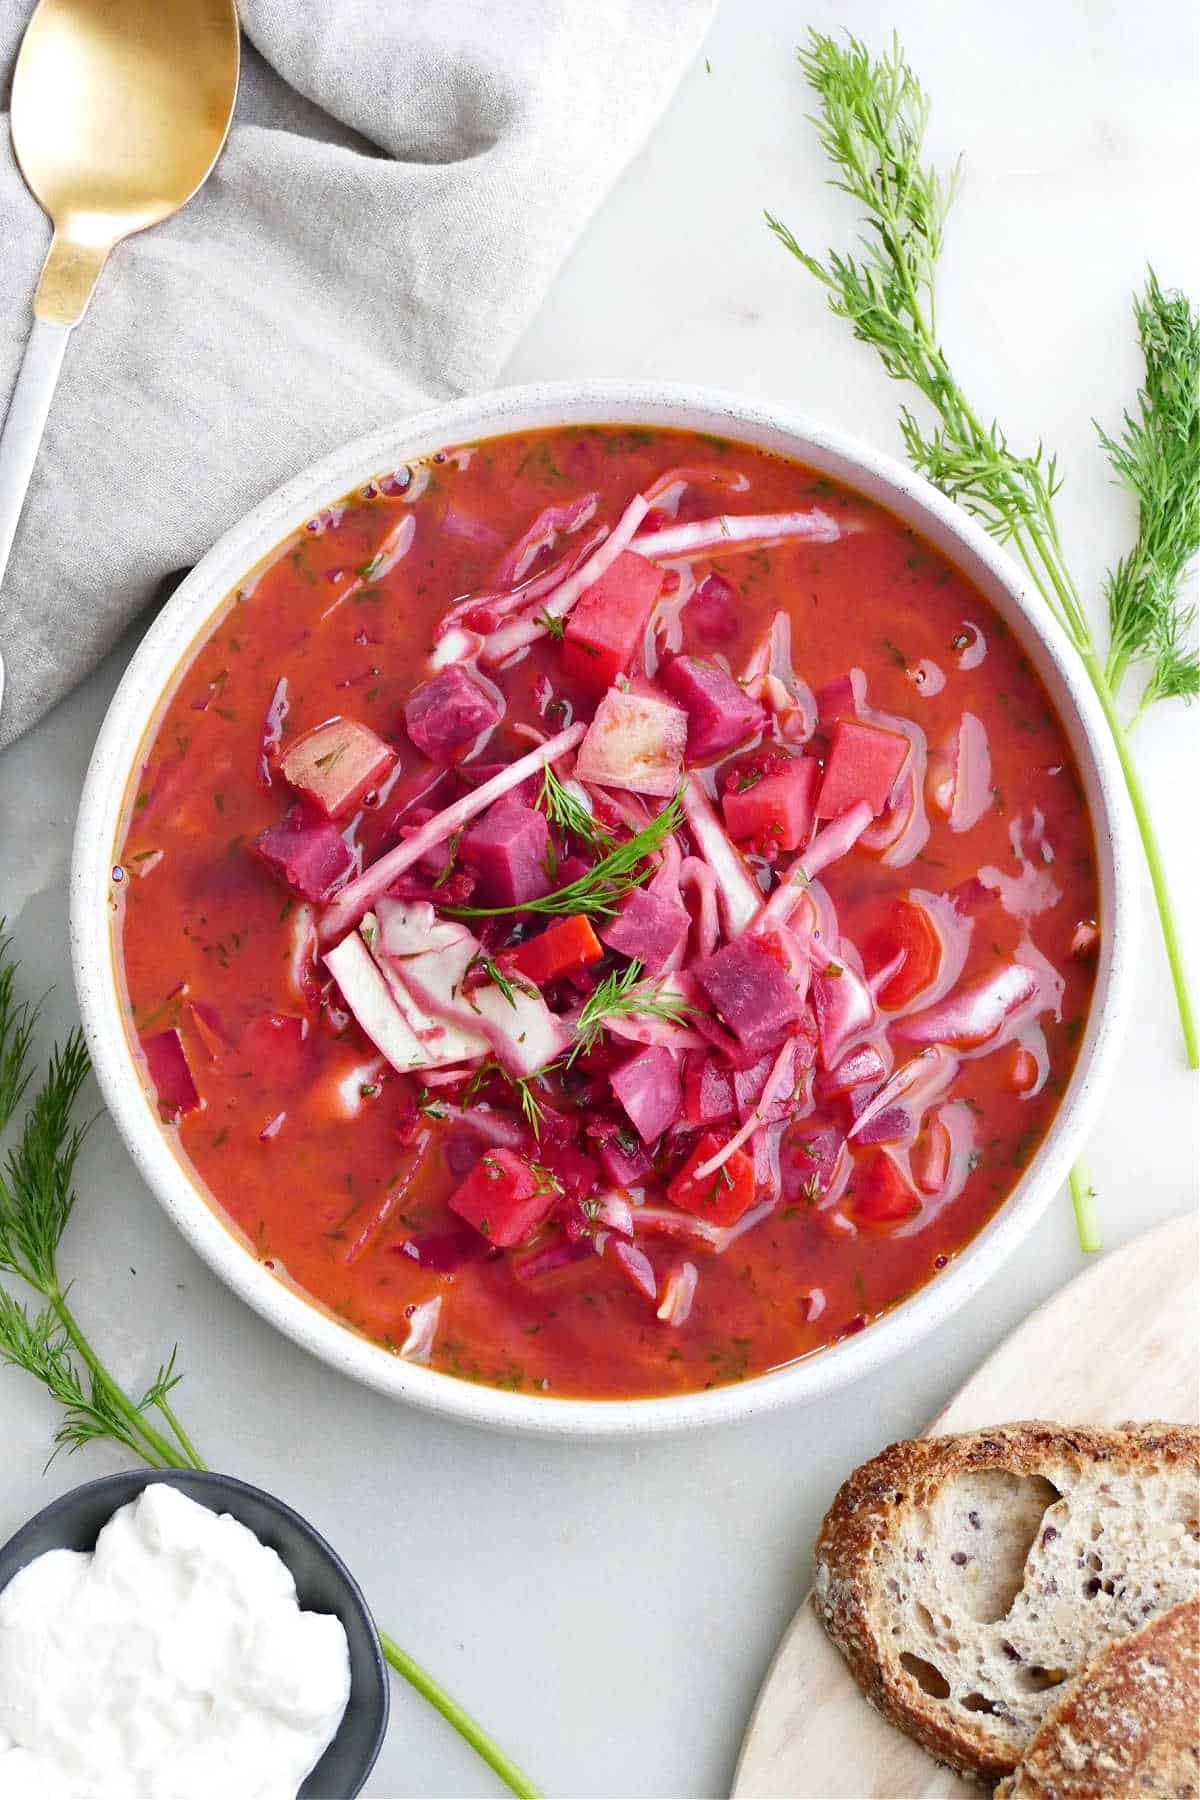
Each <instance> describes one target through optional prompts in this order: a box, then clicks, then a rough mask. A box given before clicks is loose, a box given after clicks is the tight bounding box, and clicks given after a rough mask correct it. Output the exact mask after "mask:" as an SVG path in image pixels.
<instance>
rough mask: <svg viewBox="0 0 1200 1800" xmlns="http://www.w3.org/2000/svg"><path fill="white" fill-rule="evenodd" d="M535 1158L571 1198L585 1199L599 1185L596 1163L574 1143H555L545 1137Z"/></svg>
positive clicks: (598, 1172)
mask: <svg viewBox="0 0 1200 1800" xmlns="http://www.w3.org/2000/svg"><path fill="white" fill-rule="evenodd" d="M537 1160H538V1162H539V1163H540V1164H541V1166H542V1167H543V1168H544V1169H549V1171H550V1173H551V1174H552V1175H553V1176H554V1179H555V1180H556V1181H557V1182H558V1185H559V1187H560V1188H561V1190H562V1192H563V1193H564V1194H566V1195H567V1196H568V1198H570V1199H572V1200H583V1199H585V1198H586V1196H587V1195H588V1194H591V1193H594V1192H595V1190H596V1188H597V1187H599V1185H600V1171H599V1169H598V1168H597V1167H596V1164H595V1163H594V1162H593V1161H592V1159H591V1157H590V1156H585V1155H584V1153H583V1151H582V1150H580V1149H579V1148H578V1146H577V1145H575V1144H555V1143H552V1142H551V1141H550V1140H549V1139H546V1141H544V1142H543V1143H541V1144H539V1146H538V1154H537Z"/></svg>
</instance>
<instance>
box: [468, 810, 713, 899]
mask: <svg viewBox="0 0 1200 1800" xmlns="http://www.w3.org/2000/svg"><path fill="white" fill-rule="evenodd" d="M682 824H683V801H682V797H681V795H679V794H676V795H675V797H674V798H673V799H672V800H671V801H670V803H669V804H668V805H667V806H665V807H664V808H663V810H662V812H660V813H659V815H658V817H657V818H654V819H651V821H650V823H649V825H646V826H644V827H643V829H642V830H641V831H638V832H635V833H634V835H633V836H632V837H630V838H626V839H625V841H624V842H623V843H617V842H615V841H614V840H612V839H608V840H606V842H608V843H609V844H610V845H611V848H609V849H608V850H607V851H606V853H605V854H604V855H603V856H602V857H601V858H600V860H599V861H598V862H596V863H595V864H593V866H592V867H591V868H590V869H589V870H588V872H587V874H586V875H580V876H579V877H578V878H577V879H576V880H575V881H572V882H569V883H568V884H567V886H566V887H561V888H556V889H555V891H554V892H553V893H552V894H547V895H546V896H545V897H544V898H543V899H541V900H526V901H523V902H522V903H521V905H519V906H447V907H444V908H443V909H442V910H443V911H444V912H446V913H449V914H451V915H452V916H453V917H454V918H456V919H483V918H491V917H494V916H496V915H498V914H503V913H517V912H530V913H552V914H573V913H584V914H586V915H587V916H588V917H607V916H609V915H610V914H612V913H614V912H616V910H617V907H618V905H619V903H620V902H621V901H622V900H623V899H624V898H625V895H626V894H628V893H629V892H630V890H631V889H632V888H635V887H640V886H641V884H642V883H643V882H644V881H648V880H649V878H650V876H651V875H652V874H653V873H654V869H655V866H656V865H655V860H654V859H655V857H656V855H657V852H658V851H659V849H660V848H661V847H662V845H663V844H664V843H665V842H666V840H667V838H669V837H671V836H672V835H673V834H674V833H675V832H676V831H678V830H679V827H680V826H681V825H682Z"/></svg>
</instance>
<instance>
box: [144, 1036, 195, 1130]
mask: <svg viewBox="0 0 1200 1800" xmlns="http://www.w3.org/2000/svg"><path fill="white" fill-rule="evenodd" d="M142 1054H143V1055H144V1056H145V1058H146V1067H147V1069H148V1070H149V1071H150V1079H151V1081H152V1082H153V1083H154V1089H155V1093H156V1094H157V1096H158V1109H159V1111H160V1112H161V1113H162V1115H163V1117H164V1118H168V1119H177V1118H179V1117H181V1116H182V1114H184V1113H190V1112H195V1111H196V1110H197V1109H198V1108H199V1107H201V1106H203V1105H204V1102H203V1100H202V1099H201V1098H200V1094H199V1090H198V1089H197V1087H196V1083H195V1081H194V1080H193V1079H192V1071H191V1069H190V1068H189V1066H188V1059H187V1053H186V1051H185V1050H184V1047H183V1039H182V1038H181V1037H180V1035H179V1033H178V1032H177V1031H175V1030H173V1029H172V1030H170V1031H159V1032H156V1033H155V1034H154V1036H153V1037H145V1038H143V1039H142Z"/></svg>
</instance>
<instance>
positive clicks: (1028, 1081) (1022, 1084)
mask: <svg viewBox="0 0 1200 1800" xmlns="http://www.w3.org/2000/svg"><path fill="white" fill-rule="evenodd" d="M1008 1079H1009V1085H1010V1086H1011V1087H1012V1090H1013V1092H1014V1093H1015V1094H1029V1093H1032V1091H1033V1089H1034V1088H1035V1087H1036V1086H1037V1079H1038V1065H1037V1057H1036V1056H1035V1055H1034V1054H1033V1051H1032V1050H1026V1049H1025V1047H1024V1045H1023V1044H1017V1045H1016V1046H1015V1047H1014V1049H1013V1053H1012V1059H1011V1061H1010V1063H1009V1065H1008Z"/></svg>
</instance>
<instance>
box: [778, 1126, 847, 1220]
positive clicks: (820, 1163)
mask: <svg viewBox="0 0 1200 1800" xmlns="http://www.w3.org/2000/svg"><path fill="white" fill-rule="evenodd" d="M845 1148H846V1139H845V1137H844V1136H843V1135H842V1133H841V1132H840V1131H838V1130H837V1129H836V1128H835V1127H833V1126H826V1127H824V1128H823V1129H819V1130H814V1131H805V1132H803V1133H800V1134H798V1135H796V1136H793V1135H792V1134H791V1133H790V1132H789V1133H788V1135H787V1136H786V1137H785V1138H784V1140H783V1147H782V1151H781V1154H780V1158H779V1167H780V1172H781V1174H782V1177H783V1195H784V1199H785V1200H787V1201H789V1202H790V1201H793V1200H795V1199H797V1198H799V1197H803V1198H804V1199H806V1200H808V1201H809V1202H810V1203H815V1201H816V1200H819V1199H820V1198H821V1195H822V1194H824V1193H826V1192H828V1190H829V1188H830V1187H831V1186H832V1185H833V1178H834V1176H835V1175H836V1173H837V1170H838V1165H839V1163H840V1162H841V1159H842V1156H843V1154H844V1152H845Z"/></svg>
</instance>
